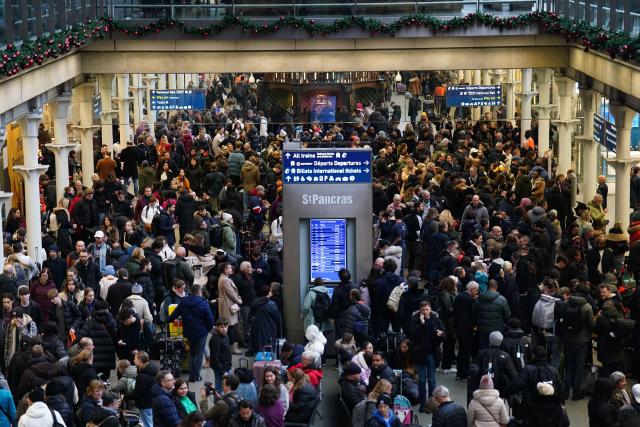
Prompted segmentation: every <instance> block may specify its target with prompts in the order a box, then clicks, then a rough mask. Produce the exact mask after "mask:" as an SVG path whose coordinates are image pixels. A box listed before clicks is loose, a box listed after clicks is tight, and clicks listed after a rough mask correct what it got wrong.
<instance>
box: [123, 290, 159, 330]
mask: <svg viewBox="0 0 640 427" xmlns="http://www.w3.org/2000/svg"><path fill="white" fill-rule="evenodd" d="M126 300H128V301H131V304H132V305H133V309H134V310H135V311H136V314H138V316H139V317H140V318H142V319H144V321H145V323H147V324H149V325H153V315H152V314H151V310H150V309H149V303H148V302H147V300H146V299H144V298H142V297H141V296H140V295H136V294H133V295H131V296H129V297H128V298H127V299H126Z"/></svg>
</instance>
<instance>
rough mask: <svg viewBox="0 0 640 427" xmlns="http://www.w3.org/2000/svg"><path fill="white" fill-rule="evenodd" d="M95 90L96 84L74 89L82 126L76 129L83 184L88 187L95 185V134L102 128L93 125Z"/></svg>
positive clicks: (87, 83)
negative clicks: (78, 137)
mask: <svg viewBox="0 0 640 427" xmlns="http://www.w3.org/2000/svg"><path fill="white" fill-rule="evenodd" d="M95 89H96V84H95V82H86V83H82V84H81V85H79V86H76V87H74V88H73V92H74V94H76V93H77V98H76V99H74V102H77V103H78V108H79V116H80V124H79V125H78V126H74V128H75V129H77V130H78V131H79V132H80V151H81V153H80V154H81V162H80V163H81V164H82V183H83V184H84V185H85V186H87V187H91V186H92V185H93V182H92V181H91V175H93V174H94V165H93V151H94V148H93V133H94V132H95V131H96V130H98V128H99V127H100V126H94V125H93V95H94V93H95Z"/></svg>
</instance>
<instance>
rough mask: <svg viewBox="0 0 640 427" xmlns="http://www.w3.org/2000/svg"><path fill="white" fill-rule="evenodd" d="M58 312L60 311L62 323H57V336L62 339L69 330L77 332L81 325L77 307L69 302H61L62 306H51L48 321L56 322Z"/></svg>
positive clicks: (80, 316) (80, 315)
mask: <svg viewBox="0 0 640 427" xmlns="http://www.w3.org/2000/svg"><path fill="white" fill-rule="evenodd" d="M58 310H61V311H62V314H63V318H64V322H63V324H60V323H58V335H59V336H61V337H64V336H66V335H67V333H68V332H69V329H73V330H76V331H77V330H78V329H80V325H81V323H82V314H80V310H78V306H77V305H75V304H74V303H72V302H69V301H62V306H60V307H58V306H55V305H54V306H51V311H50V312H49V319H50V320H53V321H54V322H56V321H57V317H56V312H57V311H58Z"/></svg>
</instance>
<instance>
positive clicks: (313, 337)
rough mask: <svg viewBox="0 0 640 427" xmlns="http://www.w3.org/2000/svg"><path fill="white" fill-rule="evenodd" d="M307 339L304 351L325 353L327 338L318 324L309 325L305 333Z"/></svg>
mask: <svg viewBox="0 0 640 427" xmlns="http://www.w3.org/2000/svg"><path fill="white" fill-rule="evenodd" d="M304 336H305V338H306V339H307V341H308V342H307V345H305V346H304V351H315V352H316V353H317V354H318V355H319V356H322V353H324V346H325V345H326V344H327V338H325V336H324V335H323V334H322V332H321V331H320V330H319V329H318V327H317V326H316V325H311V326H309V327H308V328H307V329H306V331H305V333H304Z"/></svg>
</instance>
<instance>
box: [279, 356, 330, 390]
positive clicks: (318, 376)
mask: <svg viewBox="0 0 640 427" xmlns="http://www.w3.org/2000/svg"><path fill="white" fill-rule="evenodd" d="M294 369H300V370H301V371H302V372H304V373H305V374H307V376H308V377H309V383H311V385H312V386H313V387H314V388H317V387H318V385H319V384H320V381H321V380H322V369H315V368H303V367H302V362H300V363H298V364H295V365H293V366H289V369H287V370H288V371H293V370H294Z"/></svg>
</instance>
